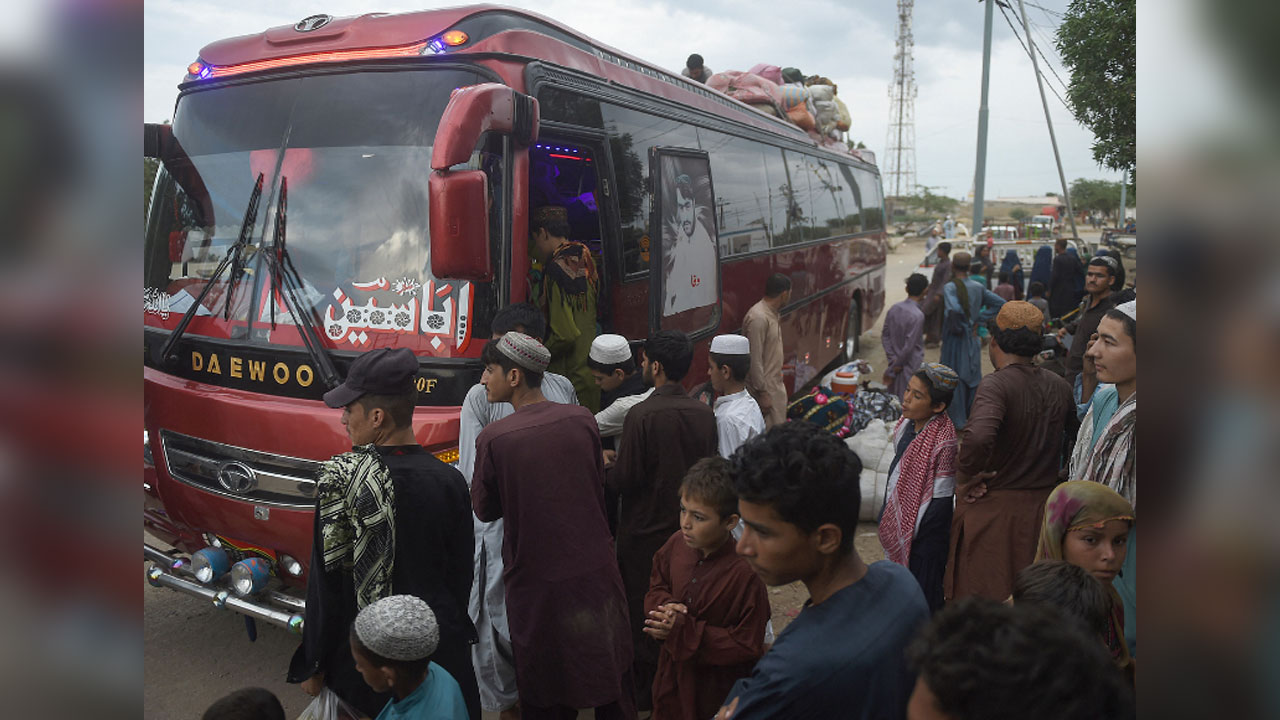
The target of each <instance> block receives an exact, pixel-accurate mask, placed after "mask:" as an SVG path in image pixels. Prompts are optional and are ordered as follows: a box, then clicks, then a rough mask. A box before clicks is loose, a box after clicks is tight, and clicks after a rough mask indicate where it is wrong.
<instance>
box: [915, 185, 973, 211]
mask: <svg viewBox="0 0 1280 720" xmlns="http://www.w3.org/2000/svg"><path fill="white" fill-rule="evenodd" d="M903 204H904V205H911V206H914V207H916V208H919V209H920V210H922V211H924V213H925V214H926V215H941V214H945V213H948V212H950V211H951V210H953V209H955V207H956V206H957V205H959V204H960V201H959V200H956V199H955V198H949V197H947V196H946V195H935V194H933V192H932V191H930V190H929V188H927V187H925V186H924V185H917V186H916V194H915V195H909V196H907V197H906V198H905V199H903Z"/></svg>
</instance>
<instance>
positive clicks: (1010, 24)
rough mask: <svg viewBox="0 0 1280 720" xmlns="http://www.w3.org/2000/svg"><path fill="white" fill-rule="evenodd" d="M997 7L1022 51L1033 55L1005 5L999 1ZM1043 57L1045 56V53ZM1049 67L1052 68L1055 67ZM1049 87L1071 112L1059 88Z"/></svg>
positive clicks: (1055, 73) (1028, 55) (1029, 55)
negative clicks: (1059, 92) (1005, 9)
mask: <svg viewBox="0 0 1280 720" xmlns="http://www.w3.org/2000/svg"><path fill="white" fill-rule="evenodd" d="M996 7H998V8H1000V16H1001V17H1003V18H1004V21H1005V23H1006V24H1008V25H1009V29H1010V30H1012V31H1013V36H1014V37H1015V38H1017V40H1018V44H1019V45H1021V46H1022V51H1023V52H1025V53H1026V54H1027V57H1031V50H1029V49H1028V48H1027V44H1026V43H1024V42H1022V35H1021V34H1019V33H1018V30H1017V28H1015V27H1014V26H1013V21H1012V20H1010V19H1009V15H1008V14H1007V13H1006V12H1005V11H1004V6H1003V5H1001V4H1000V3H998V2H997V3H996ZM1034 44H1035V43H1032V45H1034ZM1041 57H1043V54H1042V55H1041ZM1046 62H1048V61H1046ZM1049 69H1050V70H1052V69H1053V68H1049ZM1054 75H1057V72H1054ZM1059 82H1061V78H1059ZM1049 89H1050V90H1052V91H1053V96H1054V97H1056V98H1058V102H1060V103H1062V107H1064V108H1066V109H1067V112H1071V106H1070V105H1068V104H1067V101H1066V100H1063V99H1062V96H1061V95H1059V94H1058V89H1057V88H1055V87H1054V86H1053V85H1050V86H1049Z"/></svg>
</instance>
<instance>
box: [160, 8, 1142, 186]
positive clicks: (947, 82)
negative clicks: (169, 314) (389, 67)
mask: <svg viewBox="0 0 1280 720" xmlns="http://www.w3.org/2000/svg"><path fill="white" fill-rule="evenodd" d="M1067 1H1068V0H1036V6H1033V5H1031V4H1028V6H1027V11H1028V17H1029V19H1030V21H1031V23H1032V29H1031V31H1032V38H1033V39H1034V40H1035V41H1036V43H1037V45H1038V46H1039V47H1040V48H1041V50H1042V51H1043V52H1044V54H1045V55H1046V56H1048V58H1049V59H1050V60H1051V61H1052V63H1051V65H1052V67H1053V68H1054V69H1055V70H1056V71H1057V73H1058V75H1060V76H1062V79H1063V80H1066V79H1068V78H1067V76H1066V72H1065V71H1064V70H1063V69H1062V67H1061V65H1060V63H1059V60H1058V57H1057V53H1056V52H1055V51H1054V49H1053V47H1052V35H1053V27H1054V26H1055V25H1056V24H1057V23H1058V22H1059V21H1060V20H1061V15H1060V13H1061V12H1062V11H1064V10H1065V9H1066V5H1067ZM457 4H458V2H456V1H454V2H450V1H447V0H446V1H445V2H435V1H433V0H411V1H410V2H404V1H403V0H275V1H274V2H263V1H262V0H251V1H250V0H217V1H216V2H209V1H208V0H146V4H145V13H146V62H145V78H144V80H145V95H144V117H145V119H146V120H147V121H148V122H159V121H163V120H167V119H169V118H171V117H172V114H173V104H174V99H175V97H176V95H177V84H178V82H180V81H181V80H182V78H183V76H184V75H185V74H186V66H187V65H188V64H190V63H191V62H192V61H193V60H195V58H196V55H197V54H198V53H199V51H200V48H202V47H204V46H205V45H207V44H208V43H210V42H213V41H215V40H218V39H221V38H225V37H231V36H235V35H244V34H249V33H256V32H261V31H262V30H265V29H267V28H269V27H273V26H277V25H292V24H293V23H295V22H297V21H298V20H300V19H302V18H304V17H306V16H308V15H312V14H315V13H329V14H331V15H335V16H347V15H358V14H362V13H366V12H406V11H411V10H422V9H429V8H432V7H449V6H454V5H457ZM510 4H512V5H516V6H522V7H528V8H530V9H532V10H534V11H536V12H538V13H540V14H542V15H545V16H548V17H550V18H552V19H554V20H557V21H559V22H561V23H563V24H565V25H568V26H569V27H572V28H574V29H576V30H578V31H580V32H583V33H585V34H587V35H588V36H591V37H593V38H595V39H597V40H599V41H600V42H602V43H604V44H606V45H611V46H613V47H615V48H617V49H619V50H622V51H624V52H627V53H629V54H631V55H634V56H636V57H639V58H641V59H643V60H646V61H649V62H651V63H653V64H656V65H658V66H659V67H663V68H666V69H668V70H671V71H676V72H678V71H679V70H680V69H681V68H683V67H684V61H685V58H686V57H688V55H689V53H691V52H698V53H700V54H701V55H702V56H703V57H704V58H706V63H707V66H708V67H710V68H712V69H713V70H716V71H720V70H745V69H747V68H749V67H751V66H752V65H755V64H756V63H759V62H766V63H770V64H774V65H779V66H783V67H786V66H794V67H798V68H800V69H801V70H803V71H804V72H805V73H806V74H819V75H825V76H827V77H829V78H831V79H832V80H833V81H834V82H835V83H837V85H838V86H839V92H840V98H841V99H842V100H843V101H844V102H845V104H846V105H848V106H849V111H850V113H851V114H852V116H853V127H852V129H851V130H850V133H849V135H850V137H851V138H853V139H854V140H860V141H862V142H863V143H865V144H866V145H867V147H869V148H871V149H873V150H875V151H876V152H877V155H878V158H879V160H880V164H881V166H882V168H883V167H884V165H885V156H884V149H885V134H886V130H887V128H888V124H889V86H890V84H891V82H892V80H893V54H894V39H895V37H896V33H897V28H896V24H897V10H896V3H895V2H893V1H892V0H861V1H859V2H851V1H850V0H843V1H839V0H792V1H791V2H787V3H777V2H773V1H770V2H762V1H759V0H702V1H701V2H696V3H671V2H662V1H659V2H655V1H652V0H647V1H641V0H541V1H540V2H524V1H520V0H517V1H515V2H511V3H510ZM1013 6H1014V7H1015V8H1016V7H1017V5H1016V3H1013ZM1037 6H1038V7H1037ZM782 7H785V8H786V11H785V12H778V9H779V8H782ZM1041 8H1044V9H1041ZM1046 10H1047V11H1046ZM1009 17H1010V19H1011V20H1013V21H1014V24H1015V26H1016V27H1018V29H1019V32H1021V24H1020V22H1018V16H1017V15H1015V14H1014V13H1010V14H1009ZM982 20H983V13H982V5H981V4H980V3H979V2H974V1H972V0H917V2H916V3H915V13H914V22H913V31H914V36H915V53H914V57H915V77H916V84H917V86H918V88H919V94H918V96H917V98H916V105H915V126H916V181H917V183H919V184H921V185H927V186H930V187H931V188H933V191H934V192H937V193H942V194H946V195H950V196H952V197H957V198H963V197H965V196H966V195H967V194H968V193H969V191H970V189H971V187H972V184H973V172H974V161H975V157H976V155H975V151H976V143H977V127H978V103H979V89H980V84H981V78H982ZM992 27H993V45H992V62H991V66H992V67H991V98H990V119H989V135H988V138H989V139H988V154H987V182H986V187H987V190H986V195H987V197H988V198H992V197H999V196H1012V195H1041V194H1043V193H1045V192H1048V191H1054V190H1057V189H1058V188H1059V187H1060V185H1059V182H1058V175H1057V170H1056V168H1055V166H1054V162H1053V150H1052V147H1051V146H1050V144H1049V134H1048V130H1047V128H1046V126H1045V121H1044V111H1043V110H1042V108H1041V105H1040V97H1039V95H1038V93H1037V91H1036V84H1035V73H1034V72H1033V71H1032V68H1031V61H1030V59H1029V58H1028V57H1027V54H1026V51H1025V50H1023V48H1022V46H1021V45H1019V43H1018V40H1017V39H1015V37H1014V35H1013V32H1012V31H1011V30H1010V28H1009V25H1008V24H1006V22H1005V20H1004V18H1002V17H1001V14H1000V12H999V9H998V8H997V10H996V12H995V17H994V22H993V26H992ZM674 29H681V30H682V31H681V32H675V31H673V30H674ZM1041 72H1042V73H1044V74H1045V75H1046V76H1047V79H1048V83H1047V84H1046V90H1045V91H1046V93H1048V94H1049V95H1048V97H1049V110H1050V112H1051V114H1052V116H1053V123H1054V129H1055V131H1056V133H1057V138H1058V146H1059V149H1060V150H1061V152H1062V163H1063V170H1064V172H1065V174H1066V177H1067V182H1071V181H1072V180H1073V179H1075V178H1079V177H1085V178H1105V179H1108V180H1118V179H1119V173H1115V172H1112V171H1109V170H1104V169H1102V168H1099V167H1098V166H1097V164H1096V163H1094V161H1093V158H1092V155H1091V153H1090V150H1089V146H1090V145H1091V144H1092V141H1093V135H1092V133H1090V132H1089V131H1088V130H1086V129H1085V128H1083V127H1081V126H1080V125H1079V124H1078V123H1076V121H1075V119H1074V118H1072V117H1071V113H1070V112H1069V111H1068V110H1067V109H1066V108H1065V107H1064V106H1063V105H1062V103H1060V102H1059V101H1058V100H1057V98H1055V97H1054V96H1053V94H1052V92H1051V91H1050V90H1049V88H1050V87H1057V89H1058V92H1059V94H1061V95H1062V96H1064V97H1065V95H1066V93H1065V90H1063V88H1062V87H1061V86H1060V85H1059V82H1058V80H1057V79H1056V78H1054V77H1053V75H1052V73H1051V72H1050V71H1049V70H1046V69H1045V64H1044V63H1043V61H1042V62H1041Z"/></svg>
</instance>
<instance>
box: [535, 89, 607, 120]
mask: <svg viewBox="0 0 1280 720" xmlns="http://www.w3.org/2000/svg"><path fill="white" fill-rule="evenodd" d="M538 115H539V117H540V118H541V119H543V120H549V121H552V122H562V123H566V124H569V125H578V126H580V127H589V128H596V129H599V128H603V127H604V120H603V119H602V118H601V116H600V102H599V101H598V100H593V99H591V98H588V97H584V96H582V95H578V94H576V93H571V92H566V91H564V90H560V89H558V88H553V87H544V88H542V89H541V90H539V91H538Z"/></svg>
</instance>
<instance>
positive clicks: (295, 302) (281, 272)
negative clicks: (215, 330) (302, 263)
mask: <svg viewBox="0 0 1280 720" xmlns="http://www.w3.org/2000/svg"><path fill="white" fill-rule="evenodd" d="M288 201H289V181H288V178H285V177H283V176H281V178H280V201H279V202H278V203H276V223H275V230H274V231H273V233H272V241H271V250H270V252H268V253H266V258H267V265H268V266H269V269H270V270H271V290H272V292H278V293H279V294H280V297H282V298H283V299H284V305H285V307H286V308H287V309H288V310H289V314H290V315H292V316H293V322H294V323H295V324H296V325H297V327H298V335H299V336H300V337H301V338H302V344H303V345H305V346H306V348H307V354H308V355H310V356H311V359H312V361H314V362H315V364H316V367H317V368H318V370H319V372H320V379H321V380H322V381H323V382H324V384H325V385H326V386H327V387H328V388H330V389H332V388H335V387H337V386H338V383H340V382H342V379H341V378H339V377H338V371H337V370H336V369H335V368H334V367H333V360H332V359H331V358H330V357H329V354H328V353H327V352H325V349H324V345H322V344H321V340H320V335H319V333H317V332H316V326H315V320H314V318H313V317H312V315H311V313H310V312H307V311H306V310H304V309H303V307H302V301H301V300H299V299H298V294H297V289H298V288H300V287H304V286H303V283H302V276H301V275H299V274H298V269H297V268H296V267H294V265H293V260H292V259H291V258H290V257H289V250H288V246H286V245H285V221H286V219H287V213H288V204H289V203H288ZM267 304H268V305H270V306H271V329H272V330H274V329H275V327H276V303H275V298H268V300H267Z"/></svg>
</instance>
